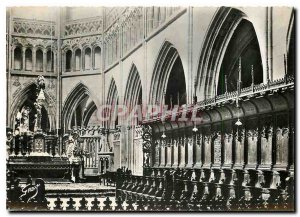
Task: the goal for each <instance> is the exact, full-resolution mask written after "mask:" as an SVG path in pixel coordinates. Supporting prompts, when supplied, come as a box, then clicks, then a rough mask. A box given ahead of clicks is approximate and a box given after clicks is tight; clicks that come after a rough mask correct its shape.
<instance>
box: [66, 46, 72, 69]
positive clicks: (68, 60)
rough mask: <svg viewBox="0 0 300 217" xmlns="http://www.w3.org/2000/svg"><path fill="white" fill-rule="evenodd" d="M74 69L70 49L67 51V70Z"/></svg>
mask: <svg viewBox="0 0 300 217" xmlns="http://www.w3.org/2000/svg"><path fill="white" fill-rule="evenodd" d="M71 70H72V51H71V50H68V51H67V53H66V72H70V71H71Z"/></svg>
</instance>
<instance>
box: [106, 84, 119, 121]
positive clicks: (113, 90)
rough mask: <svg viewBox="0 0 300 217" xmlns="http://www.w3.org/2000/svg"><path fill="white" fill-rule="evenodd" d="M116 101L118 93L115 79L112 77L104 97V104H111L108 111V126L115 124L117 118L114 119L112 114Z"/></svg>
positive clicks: (113, 113)
mask: <svg viewBox="0 0 300 217" xmlns="http://www.w3.org/2000/svg"><path fill="white" fill-rule="evenodd" d="M118 101H119V95H118V90H117V85H116V82H115V79H114V78H112V79H111V81H110V85H109V89H108V93H107V99H106V105H110V106H111V110H110V111H109V112H110V113H109V116H110V119H109V122H107V124H108V125H109V126H112V125H115V124H116V123H117V119H115V118H114V117H113V115H115V114H116V113H115V112H116V108H117V105H118ZM116 118H117V117H116ZM114 119H115V120H114Z"/></svg>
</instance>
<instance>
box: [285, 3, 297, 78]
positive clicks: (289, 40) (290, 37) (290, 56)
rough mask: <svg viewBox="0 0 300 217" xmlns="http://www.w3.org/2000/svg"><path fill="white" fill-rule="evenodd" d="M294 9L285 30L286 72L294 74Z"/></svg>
mask: <svg viewBox="0 0 300 217" xmlns="http://www.w3.org/2000/svg"><path fill="white" fill-rule="evenodd" d="M295 37H296V33H295V10H294V9H293V10H292V13H291V18H290V22H289V28H288V32H287V37H286V46H287V51H286V59H287V63H286V64H287V66H286V70H287V74H294V73H295V46H296V44H295Z"/></svg>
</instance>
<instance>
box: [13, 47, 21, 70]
mask: <svg viewBox="0 0 300 217" xmlns="http://www.w3.org/2000/svg"><path fill="white" fill-rule="evenodd" d="M13 68H14V69H15V70H21V69H22V49H21V48H20V47H16V48H15V50H14V67H13Z"/></svg>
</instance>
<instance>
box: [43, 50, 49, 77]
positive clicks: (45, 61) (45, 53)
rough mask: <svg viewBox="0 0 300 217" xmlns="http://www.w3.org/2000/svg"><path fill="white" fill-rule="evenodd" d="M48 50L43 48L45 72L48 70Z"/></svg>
mask: <svg viewBox="0 0 300 217" xmlns="http://www.w3.org/2000/svg"><path fill="white" fill-rule="evenodd" d="M47 64H48V62H47V50H43V72H44V73H45V72H47Z"/></svg>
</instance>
